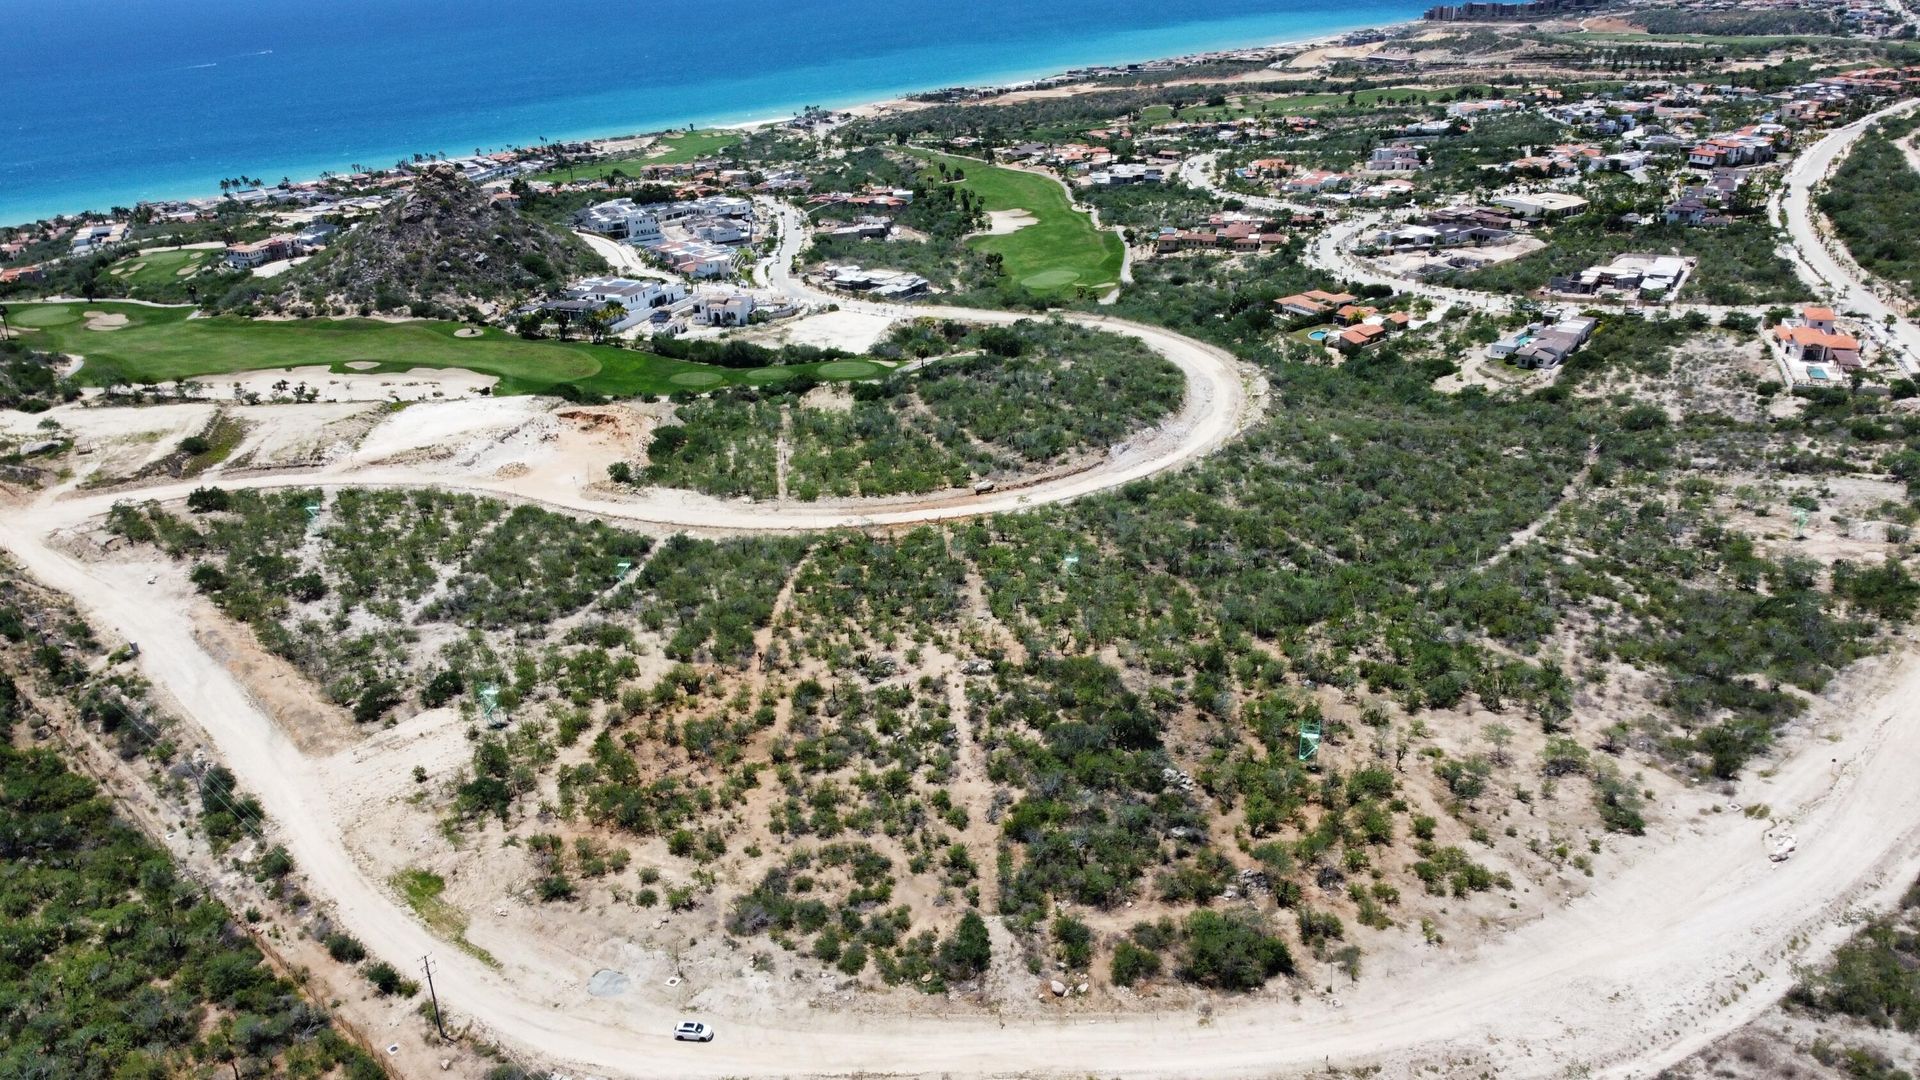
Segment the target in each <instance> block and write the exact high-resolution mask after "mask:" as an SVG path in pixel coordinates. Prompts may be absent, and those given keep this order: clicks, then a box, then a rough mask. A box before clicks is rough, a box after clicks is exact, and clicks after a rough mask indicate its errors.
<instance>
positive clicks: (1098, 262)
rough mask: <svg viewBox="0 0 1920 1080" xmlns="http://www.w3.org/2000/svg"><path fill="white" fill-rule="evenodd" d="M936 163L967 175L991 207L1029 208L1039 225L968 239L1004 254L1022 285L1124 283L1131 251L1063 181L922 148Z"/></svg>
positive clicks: (1052, 287)
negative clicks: (1076, 203)
mask: <svg viewBox="0 0 1920 1080" xmlns="http://www.w3.org/2000/svg"><path fill="white" fill-rule="evenodd" d="M920 156H922V157H924V158H926V159H927V160H928V161H931V162H933V163H935V164H936V165H939V164H944V165H946V166H947V167H948V168H950V169H955V170H959V171H962V172H965V173H966V177H967V178H966V179H965V180H963V181H961V185H962V186H964V187H966V188H969V189H971V190H972V191H973V193H974V194H976V195H978V196H979V197H980V198H981V200H982V201H983V202H984V203H985V205H986V208H987V209H988V210H1025V211H1027V212H1028V213H1030V214H1032V215H1033V217H1034V223H1033V224H1031V225H1028V226H1027V227H1025V228H1023V229H1021V230H1019V231H1018V232H1012V233H1005V234H1003V235H1000V236H977V237H974V238H973V239H972V240H969V241H968V243H969V244H971V245H973V246H974V247H976V248H978V249H980V250H981V251H991V252H995V253H997V254H999V256H1000V258H1001V260H1002V270H1003V272H1004V273H1005V274H1006V275H1007V277H1008V278H1011V279H1012V280H1013V281H1014V282H1015V283H1016V284H1018V285H1020V286H1021V287H1022V288H1025V289H1029V290H1031V291H1033V292H1037V293H1059V292H1066V291H1069V290H1071V289H1076V288H1083V287H1084V288H1087V289H1094V290H1100V291H1104V290H1107V289H1111V288H1113V287H1114V286H1116V285H1118V284H1119V283H1120V267H1121V265H1122V264H1123V262H1124V261H1125V256H1126V250H1125V246H1124V245H1123V244H1122V243H1121V240H1120V238H1119V237H1118V236H1115V235H1114V234H1113V233H1111V232H1108V231H1107V230H1105V229H1098V228H1095V227H1094V224H1093V221H1092V220H1091V219H1090V218H1088V217H1087V215H1085V214H1083V213H1081V212H1079V211H1078V210H1075V209H1074V208H1073V204H1072V203H1070V202H1069V201H1068V200H1067V193H1066V190H1065V189H1064V188H1062V187H1061V186H1060V183H1059V181H1057V180H1054V179H1052V178H1050V177H1046V176H1037V175H1035V174H1033V173H1028V172H1020V171H1019V170H1016V169H1002V168H998V167H996V166H993V165H988V164H985V163H983V162H979V161H972V160H969V159H967V158H957V157H948V156H946V155H943V154H934V153H927V152H921V153H920Z"/></svg>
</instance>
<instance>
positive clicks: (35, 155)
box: [0, 0, 1426, 222]
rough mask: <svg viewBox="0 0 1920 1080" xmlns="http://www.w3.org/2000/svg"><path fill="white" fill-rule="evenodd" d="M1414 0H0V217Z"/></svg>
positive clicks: (624, 125) (1324, 18)
mask: <svg viewBox="0 0 1920 1080" xmlns="http://www.w3.org/2000/svg"><path fill="white" fill-rule="evenodd" d="M1425 6H1426V0H1337V2H1336V0H1292V2H1286V0H734V2H731V3H712V4H687V5H684V6H682V5H678V4H653V3H633V2H622V0H598V2H583V0H532V2H529V0H511V2H509V0H320V2H315V0H298V2H296V0H0V41H4V53H0V222H19V221H25V220H31V219H34V218H38V217H42V216H45V215H49V214H54V213H62V212H72V211H77V210H82V209H93V208H98V209H105V208H107V207H109V206H112V205H130V204H132V203H133V202H135V201H137V200H140V199H151V198H172V197H181V196H190V195H204V194H208V193H217V191H218V184H219V180H220V179H221V178H222V177H228V176H239V175H246V176H255V177H261V178H264V179H266V180H267V181H268V182H269V183H274V182H278V180H279V179H280V178H281V177H282V176H290V177H293V178H295V179H301V178H309V177H313V176H316V175H318V174H319V173H320V172H322V171H324V170H328V169H334V170H344V169H345V168H346V167H347V166H349V165H351V164H355V163H359V164H366V165H390V164H392V163H393V162H394V161H396V160H398V159H399V158H401V157H404V156H408V155H411V154H413V153H416V152H443V153H449V154H464V153H469V152H471V151H473V150H475V149H481V148H484V149H495V148H499V147H503V146H508V145H524V144H527V143H532V142H537V141H538V140H539V139H540V138H541V137H543V136H544V137H546V138H549V139H563V138H578V137H589V136H601V135H612V134H619V133H625V132H633V131H646V130H657V129H660V128H665V127H674V126H679V125H683V124H688V123H694V124H711V123H733V122H740V121H746V120H755V119H772V118H777V117H781V116H786V115H791V114H792V113H793V112H795V111H797V110H798V109H800V108H801V107H803V106H806V105H821V106H829V107H835V106H847V105H853V104H857V103H860V102H863V101H872V100H875V99H878V98H881V97H886V96H890V95H894V94H899V93H903V92H907V91H912V90H923V89H930V88H934V87H939V86H948V85H954V84H959V83H986V82H998V81H1011V80H1015V79H1019V78H1025V77H1030V76H1036V75H1044V74H1049V73H1052V72H1055V71H1058V70H1061V69H1063V68H1068V67H1074V66H1079V65H1082V64H1092V63H1110V62H1121V61H1131V60H1145V59H1151V58H1154V57H1161V56H1169V55H1175V54H1179V53H1187V52H1195V51H1200V50H1206V49H1215V48H1226V47H1230V46H1239V45H1256V44H1266V43H1271V42H1277V41H1291V40H1297V39H1301V38H1305V37H1310V36H1315V35H1319V34H1324V33H1327V32H1329V31H1335V30H1345V29H1352V28H1357V27H1363V26H1377V25H1383V24H1386V23H1391V22H1398V21H1402V20H1405V19H1409V18H1414V17H1417V16H1418V14H1419V13H1420V11H1421V10H1422V9H1423V8H1424V7H1425Z"/></svg>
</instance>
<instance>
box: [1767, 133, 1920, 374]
mask: <svg viewBox="0 0 1920 1080" xmlns="http://www.w3.org/2000/svg"><path fill="white" fill-rule="evenodd" d="M1916 105H1920V99H1912V100H1908V101H1902V102H1899V103H1897V104H1894V105H1889V106H1887V107H1886V108H1884V109H1881V110H1880V111H1878V112H1876V113H1873V114H1872V115H1870V116H1865V117H1862V118H1860V119H1858V120H1855V121H1854V122H1853V123H1851V124H1848V125H1846V126H1845V127H1841V128H1836V129H1834V130H1833V131H1831V132H1829V133H1828V134H1827V135H1826V137H1824V138H1822V139H1821V140H1820V141H1819V142H1817V143H1814V144H1813V145H1812V146H1810V147H1807V148H1806V149H1805V150H1802V151H1801V152H1800V156H1799V158H1798V159H1796V160H1795V161H1794V163H1793V167H1792V168H1791V169H1790V170H1789V171H1788V173H1787V182H1786V185H1785V188H1784V192H1783V194H1782V196H1780V197H1779V198H1777V199H1776V200H1775V204H1774V205H1775V218H1774V220H1775V222H1776V223H1779V221H1780V218H1781V216H1783V215H1784V217H1785V224H1786V227H1787V232H1788V234H1789V235H1790V236H1791V237H1792V238H1793V246H1794V249H1795V251H1796V252H1798V254H1799V256H1800V259H1801V260H1802V262H1804V263H1805V265H1806V266H1807V267H1808V268H1810V269H1811V270H1812V271H1813V273H1814V274H1815V275H1816V276H1817V277H1818V278H1819V280H1820V281H1821V282H1822V283H1823V284H1824V285H1825V286H1826V287H1827V289H1828V290H1829V295H1828V301H1829V303H1830V304H1831V305H1832V306H1834V307H1835V308H1838V309H1840V310H1841V311H1855V312H1859V313H1860V314H1861V315H1863V316H1865V317H1866V318H1867V319H1868V320H1870V321H1872V322H1873V323H1874V324H1875V325H1876V327H1878V328H1880V329H1878V330H1877V336H1878V338H1879V340H1880V342H1881V344H1882V346H1883V347H1886V346H1891V349H1890V351H1891V352H1892V354H1893V357H1894V362H1895V363H1897V364H1898V365H1899V366H1900V370H1902V371H1904V372H1906V373H1907V374H1908V375H1913V374H1916V373H1920V327H1915V325H1914V323H1913V320H1912V319H1910V318H1907V317H1905V316H1904V314H1903V313H1902V312H1901V311H1900V310H1899V309H1898V308H1896V307H1895V306H1894V305H1893V304H1890V303H1888V302H1887V301H1886V300H1884V299H1882V298H1881V297H1880V294H1879V293H1877V292H1875V291H1874V288H1873V286H1872V284H1871V283H1870V282H1869V280H1868V279H1867V277H1866V276H1865V274H1864V273H1863V272H1862V271H1861V270H1860V269H1859V267H1858V266H1857V265H1856V264H1855V263H1854V262H1853V260H1852V259H1851V258H1844V257H1840V256H1836V255H1835V253H1834V251H1833V250H1832V249H1830V248H1829V247H1828V241H1827V239H1826V238H1825V237H1823V236H1822V235H1821V234H1820V230H1819V227H1818V225H1817V224H1816V222H1815V219H1814V213H1813V192H1814V189H1815V188H1816V187H1818V186H1819V185H1820V183H1821V182H1822V181H1824V180H1825V179H1826V178H1827V176H1828V175H1830V174H1831V173H1832V172H1833V170H1834V167H1835V166H1837V165H1838V164H1839V163H1840V161H1841V160H1842V159H1843V158H1845V157H1846V155H1847V151H1848V150H1850V149H1852V148H1853V144H1854V143H1855V142H1857V141H1859V139H1860V136H1861V135H1863V134H1865V133H1866V130H1867V128H1869V127H1871V126H1872V125H1873V124H1874V123H1876V122H1878V121H1880V120H1882V119H1884V118H1886V117H1889V116H1895V115H1898V114H1901V113H1905V112H1908V111H1911V110H1912V109H1913V108H1914V107H1915V106H1916ZM1913 182H1915V183H1920V177H1916V178H1914V180H1913ZM1916 239H1920V238H1916ZM1834 244H1835V245H1836V246H1837V244H1838V241H1834ZM1889 318H1891V319H1892V320H1893V325H1892V329H1891V331H1888V330H1886V329H1885V327H1886V324H1887V320H1888V319H1889Z"/></svg>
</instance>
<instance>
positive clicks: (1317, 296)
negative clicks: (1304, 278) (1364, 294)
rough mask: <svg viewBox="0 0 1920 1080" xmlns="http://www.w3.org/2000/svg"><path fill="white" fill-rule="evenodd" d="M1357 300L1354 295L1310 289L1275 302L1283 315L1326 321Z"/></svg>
mask: <svg viewBox="0 0 1920 1080" xmlns="http://www.w3.org/2000/svg"><path fill="white" fill-rule="evenodd" d="M1354 300H1355V297H1354V295H1353V294H1352V293H1330V292H1326V291H1324V290H1321V289H1309V290H1307V291H1306V292H1303V293H1295V294H1293V295H1292V296H1283V297H1281V298H1280V299H1278V300H1275V301H1274V302H1273V305H1274V306H1275V307H1277V308H1279V309H1280V313H1281V314H1283V315H1291V316H1294V317H1296V318H1303V319H1307V318H1317V319H1324V318H1326V317H1327V316H1328V315H1329V314H1331V313H1332V312H1334V311H1336V310H1338V309H1339V308H1340V307H1341V306H1343V305H1346V304H1351V303H1353V301H1354Z"/></svg>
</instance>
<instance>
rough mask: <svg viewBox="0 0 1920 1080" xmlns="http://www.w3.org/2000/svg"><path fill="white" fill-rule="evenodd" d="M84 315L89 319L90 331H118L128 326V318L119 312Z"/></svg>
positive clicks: (88, 327) (87, 313) (91, 312)
mask: <svg viewBox="0 0 1920 1080" xmlns="http://www.w3.org/2000/svg"><path fill="white" fill-rule="evenodd" d="M84 314H85V315H86V317H87V329H89V330H118V329H120V328H121V327H123V326H125V325H127V317H126V316H125V315H122V314H120V313H119V312H117V311H115V312H105V311H88V312H85V313H84Z"/></svg>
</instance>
